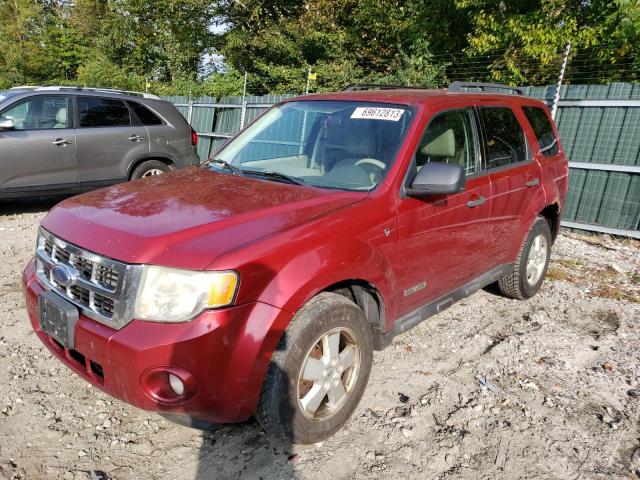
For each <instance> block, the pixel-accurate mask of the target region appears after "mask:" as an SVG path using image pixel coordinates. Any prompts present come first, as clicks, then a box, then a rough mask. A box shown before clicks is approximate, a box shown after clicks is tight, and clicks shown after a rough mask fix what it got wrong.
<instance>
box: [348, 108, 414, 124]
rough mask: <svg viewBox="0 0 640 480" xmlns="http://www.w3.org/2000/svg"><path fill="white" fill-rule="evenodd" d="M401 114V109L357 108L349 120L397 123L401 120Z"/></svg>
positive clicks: (402, 111)
mask: <svg viewBox="0 0 640 480" xmlns="http://www.w3.org/2000/svg"><path fill="white" fill-rule="evenodd" d="M403 113H404V110H403V109H401V108H384V107H357V108H356V109H355V110H354V111H353V113H352V114H351V118H363V119H367V120H390V121H392V122H397V121H398V120H400V119H401V118H402V114H403Z"/></svg>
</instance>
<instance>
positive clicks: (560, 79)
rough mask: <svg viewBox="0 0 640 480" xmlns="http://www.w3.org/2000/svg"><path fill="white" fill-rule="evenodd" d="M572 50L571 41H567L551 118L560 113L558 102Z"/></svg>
mask: <svg viewBox="0 0 640 480" xmlns="http://www.w3.org/2000/svg"><path fill="white" fill-rule="evenodd" d="M570 51H571V42H569V43H567V46H566V47H565V49H564V58H563V59H562V67H561V68H560V76H559V77H558V84H557V85H556V91H555V93H554V94H553V104H552V106H551V118H553V120H555V119H556V113H558V102H559V101H560V88H561V87H562V80H564V71H565V69H566V68H567V62H568V61H569V52H570Z"/></svg>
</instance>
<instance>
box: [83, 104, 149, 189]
mask: <svg viewBox="0 0 640 480" xmlns="http://www.w3.org/2000/svg"><path fill="white" fill-rule="evenodd" d="M76 101H77V110H78V129H77V130H76V139H77V143H78V145H77V148H78V180H79V182H80V187H81V188H85V187H99V186H102V185H109V184H113V183H116V182H119V181H123V180H126V179H127V174H128V167H129V166H130V165H131V164H132V163H133V162H134V161H135V160H137V159H139V158H142V157H144V156H145V155H147V154H148V153H149V135H148V133H147V130H146V128H145V127H144V126H143V125H141V124H140V125H137V124H136V123H139V122H137V121H134V120H133V119H132V115H131V111H130V109H129V106H128V105H127V104H126V102H124V101H123V100H120V99H115V98H102V97H90V96H86V97H85V96H78V97H77V99H76Z"/></svg>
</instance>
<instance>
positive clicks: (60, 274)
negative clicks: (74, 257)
mask: <svg viewBox="0 0 640 480" xmlns="http://www.w3.org/2000/svg"><path fill="white" fill-rule="evenodd" d="M51 278H53V280H54V281H55V282H56V283H57V284H58V285H60V286H61V287H65V288H66V287H70V286H71V285H72V284H73V282H74V281H75V279H76V272H74V271H73V270H72V269H71V268H69V267H67V266H66V265H62V264H60V263H57V264H55V265H54V266H53V267H51Z"/></svg>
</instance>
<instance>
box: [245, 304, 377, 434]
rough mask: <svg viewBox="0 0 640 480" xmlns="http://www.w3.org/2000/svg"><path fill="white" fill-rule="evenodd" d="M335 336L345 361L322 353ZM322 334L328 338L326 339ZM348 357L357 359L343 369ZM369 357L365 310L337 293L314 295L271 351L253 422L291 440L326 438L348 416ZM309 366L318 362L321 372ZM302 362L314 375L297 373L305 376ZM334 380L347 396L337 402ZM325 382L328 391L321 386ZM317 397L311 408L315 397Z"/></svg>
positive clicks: (357, 398) (368, 369)
mask: <svg viewBox="0 0 640 480" xmlns="http://www.w3.org/2000/svg"><path fill="white" fill-rule="evenodd" d="M336 335H338V338H339V342H338V343H339V344H338V349H337V351H339V352H340V354H343V356H342V357H340V358H342V359H344V361H343V362H339V363H338V364H337V365H332V364H331V362H330V361H328V362H327V363H328V364H327V363H325V362H326V361H327V360H329V358H328V357H329V356H330V355H328V356H327V358H325V352H331V351H336V349H335V348H334V349H331V348H328V347H327V345H329V344H335V338H336ZM323 337H326V338H327V340H326V343H325V342H324V341H323V340H322V339H323ZM331 339H334V340H331ZM354 345H355V346H356V347H355V348H354ZM356 351H357V353H356ZM349 354H350V355H349ZM334 358H336V357H335V356H334ZM351 358H358V359H359V361H358V362H354V363H353V365H352V366H351V367H349V368H346V369H344V371H343V370H342V369H341V363H342V364H344V365H348V364H349V359H351ZM372 362H373V346H372V335H371V327H370V325H369V324H368V322H367V320H366V318H365V315H364V312H363V311H362V310H361V309H360V308H359V307H358V306H357V305H356V304H355V303H353V302H352V301H351V300H349V299H347V298H345V297H343V296H341V295H338V294H336V293H328V292H324V293H321V294H319V295H317V296H316V297H314V298H313V299H312V300H310V301H309V302H308V303H307V304H306V305H305V306H304V307H303V308H301V309H300V310H299V311H298V313H297V314H296V315H295V317H294V318H293V320H292V321H291V324H290V325H289V327H288V328H287V330H286V331H285V334H284V336H283V338H282V340H281V341H280V343H279V344H278V347H277V349H276V351H275V352H274V354H273V357H272V359H271V364H270V366H269V369H268V371H267V375H266V377H265V380H264V382H263V384H262V391H261V394H260V401H259V403H258V408H257V412H256V418H257V420H258V422H260V424H261V425H262V427H263V428H264V429H265V431H266V432H267V433H269V434H271V435H274V436H277V437H280V438H283V439H286V440H288V441H291V442H293V443H301V444H310V443H316V442H320V441H322V440H324V439H326V438H327V437H329V436H331V435H333V434H334V433H335V432H336V431H337V430H339V429H340V428H341V427H342V426H343V425H344V424H345V423H346V422H347V420H348V419H349V417H351V414H352V413H353V411H354V410H355V408H356V406H357V405H358V402H359V401H360V399H361V398H362V394H363V393H364V390H365V387H366V386H367V381H368V380H369V374H370V373H371V365H372ZM314 366H315V367H318V366H320V369H321V373H319V372H320V371H319V370H317V369H315V368H312V367H314ZM303 367H305V370H304V372H310V373H313V374H314V375H312V376H314V377H317V378H318V380H316V381H308V380H304V379H302V378H300V376H301V375H304V374H303ZM322 369H324V370H322ZM308 378H309V376H308ZM338 381H339V382H340V384H341V385H342V388H343V389H344V392H346V396H345V397H341V400H339V401H336V399H338V398H340V394H339V393H338V392H339V391H340V388H339V387H338V386H337V382H338ZM327 385H329V388H330V391H327V390H326V388H327ZM323 388H324V389H325V390H322V389H323ZM315 392H318V393H317V395H316V393H315ZM325 392H326V393H325ZM330 393H331V394H332V395H331V397H330ZM320 397H322V399H321V400H320V403H319V406H318V407H316V409H315V410H314V409H313V406H314V405H315V403H316V402H314V399H316V398H320ZM332 397H333V398H332ZM332 400H333V401H334V404H333V405H332V404H331V401H332ZM303 403H304V405H306V406H307V409H306V410H305V408H304V406H303ZM312 412H314V413H312Z"/></svg>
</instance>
